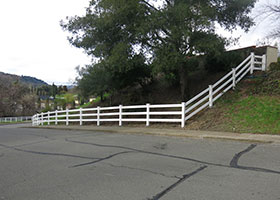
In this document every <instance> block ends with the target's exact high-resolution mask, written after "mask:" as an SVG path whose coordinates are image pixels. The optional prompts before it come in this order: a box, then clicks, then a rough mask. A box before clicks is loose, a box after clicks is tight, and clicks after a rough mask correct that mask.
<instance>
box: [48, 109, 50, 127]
mask: <svg viewBox="0 0 280 200" xmlns="http://www.w3.org/2000/svg"><path fill="white" fill-rule="evenodd" d="M48 125H50V111H48Z"/></svg>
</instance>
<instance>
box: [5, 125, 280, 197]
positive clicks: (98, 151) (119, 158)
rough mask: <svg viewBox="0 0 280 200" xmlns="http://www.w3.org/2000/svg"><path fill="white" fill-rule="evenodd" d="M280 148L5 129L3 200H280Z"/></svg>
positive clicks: (226, 142) (146, 136) (207, 141)
mask: <svg viewBox="0 0 280 200" xmlns="http://www.w3.org/2000/svg"><path fill="white" fill-rule="evenodd" d="M279 152H280V146H279V145H273V144H250V143H245V142H243V143H238V142H232V141H216V140H198V139H190V138H172V137H159V136H149V135H127V134H125V135H122V134H114V133H101V132H90V131H63V130H48V129H30V128H19V127H17V125H11V126H0V200H7V199H8V200H64V199H67V200H72V199H75V200H134V199H135V200H157V199H160V200H194V199H197V200H220V199H221V200H226V199H240V200H245V199H246V200H249V199H254V200H258V199H259V200H263V199H265V200H270V199H273V200H277V199H280V189H279V188H280V153H279Z"/></svg>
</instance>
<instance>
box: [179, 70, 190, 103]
mask: <svg viewBox="0 0 280 200" xmlns="http://www.w3.org/2000/svg"><path fill="white" fill-rule="evenodd" d="M179 77H180V89H181V101H182V102H185V101H187V100H189V99H190V87H189V79H188V73H187V72H186V69H185V67H184V66H181V67H180V69H179Z"/></svg>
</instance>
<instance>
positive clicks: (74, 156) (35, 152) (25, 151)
mask: <svg viewBox="0 0 280 200" xmlns="http://www.w3.org/2000/svg"><path fill="white" fill-rule="evenodd" d="M0 147H3V148H6V149H12V150H14V151H19V152H24V153H31V154H37V155H44V156H62V157H71V158H82V159H88V160H96V159H100V158H94V157H88V156H79V155H72V154H64V153H50V152H40V151H31V150H24V149H20V148H17V147H12V146H7V145H4V144H0Z"/></svg>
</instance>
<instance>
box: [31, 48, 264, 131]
mask: <svg viewBox="0 0 280 200" xmlns="http://www.w3.org/2000/svg"><path fill="white" fill-rule="evenodd" d="M265 64H266V56H265V55H263V56H256V55H254V53H251V55H250V56H248V57H247V58H246V59H245V60H244V61H243V62H242V63H241V64H240V65H238V66H237V67H236V68H233V69H232V70H231V71H230V72H229V73H228V74H226V75H225V76H224V77H223V78H221V79H220V80H219V81H217V82H216V83H215V84H213V85H209V87H208V88H207V89H205V90H204V91H202V92H201V93H199V94H198V95H196V96H195V97H193V98H192V99H190V100H189V101H187V102H183V103H181V104H160V105H150V104H146V105H134V106H123V105H119V106H113V107H97V108H80V109H73V110H61V111H57V110H56V111H53V112H47V113H40V114H36V115H34V116H33V117H32V124H33V125H34V126H38V125H50V124H55V125H57V124H58V123H63V124H66V125H69V123H73V122H75V123H79V124H80V125H83V123H84V122H96V125H97V126H100V125H101V123H102V122H118V123H119V126H122V124H123V122H145V123H146V126H149V125H150V122H177V123H180V124H181V127H182V128H183V127H184V126H185V122H186V121H187V120H188V119H190V118H191V117H193V116H194V115H195V114H197V113H199V112H200V111H202V110H203V109H204V108H207V107H210V108H211V107H212V106H213V103H214V102H215V101H216V100H217V99H219V98H220V97H221V96H222V95H223V94H224V93H226V92H227V91H228V90H230V89H234V88H235V86H236V84H237V83H238V82H239V81H241V79H242V78H243V77H244V76H246V75H247V74H248V73H249V72H250V73H251V74H252V73H253V71H254V70H262V71H264V70H265Z"/></svg>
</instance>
